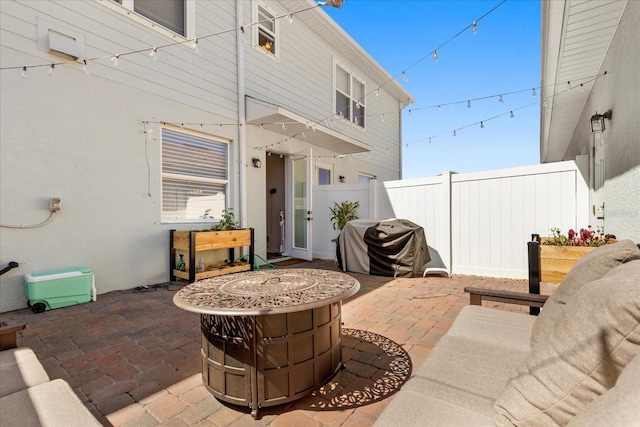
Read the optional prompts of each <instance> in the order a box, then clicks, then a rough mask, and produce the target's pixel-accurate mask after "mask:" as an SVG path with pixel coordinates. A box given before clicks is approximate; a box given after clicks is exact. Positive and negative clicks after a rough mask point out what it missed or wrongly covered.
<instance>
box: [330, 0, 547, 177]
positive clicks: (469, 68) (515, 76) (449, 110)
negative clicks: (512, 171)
mask: <svg viewBox="0 0 640 427" xmlns="http://www.w3.org/2000/svg"><path fill="white" fill-rule="evenodd" d="M501 2H502V0H478V1H476V0H464V1H453V0H451V1H435V0H393V1H391V0H347V1H346V2H345V3H343V5H342V7H341V8H340V9H337V8H333V7H326V8H324V10H325V11H326V12H327V13H328V14H329V15H330V16H331V17H332V18H333V19H334V20H335V21H336V22H337V23H338V24H339V25H340V26H341V27H342V28H343V29H344V30H345V31H346V32H347V33H348V34H349V35H350V36H351V37H352V38H353V39H354V40H355V41H356V42H357V43H358V44H360V46H362V47H363V48H364V49H365V50H366V51H367V52H368V53H369V54H370V55H371V56H372V57H373V58H374V59H375V60H376V61H377V62H378V63H379V64H380V65H381V66H382V67H383V68H384V69H385V70H386V71H387V72H388V73H389V74H390V75H391V76H392V77H394V78H395V79H396V80H397V81H398V82H399V83H400V84H401V85H402V86H403V87H404V88H405V89H406V90H407V91H408V92H409V93H410V94H411V95H412V96H413V97H414V99H415V102H414V103H413V104H411V105H409V106H407V107H405V108H404V110H403V117H402V120H403V124H402V144H403V145H402V158H403V161H402V178H403V179H409V178H419V177H428V176H435V175H438V174H440V173H442V172H443V171H452V172H458V173H466V172H477V171H485V170H492V169H502V168H509V167H516V166H526V165H533V164H539V163H540V154H539V153H540V148H539V147H540V142H539V134H540V130H539V126H540V125H539V123H540V121H539V120H540V119H539V118H540V96H539V95H540V90H539V86H540V5H541V1H540V0H507V1H506V2H504V3H502V4H501ZM498 5H500V6H498ZM496 6H498V7H497V8H496V9H495V10H494V11H492V12H491V13H489V14H488V15H486V16H484V17H483V15H485V14H487V12H489V11H490V10H491V9H494V8H495V7H496ZM481 17H482V18H481ZM480 18H481V19H480ZM473 21H477V23H476V24H477V33H476V34H475V35H474V34H473V33H472V30H471V28H469V29H467V30H466V31H464V32H462V33H461V34H459V33H460V32H461V31H462V30H463V29H464V28H465V27H467V26H469V27H470V26H471V24H472V23H473ZM457 34H459V35H458V36H456V35H457ZM436 48H438V49H437V55H438V61H437V62H436V61H434V60H433V55H432V52H433V50H434V49H436ZM403 71H405V72H406V77H407V78H408V80H406V81H405V78H404V76H403V74H402V72H403ZM533 88H536V96H535V97H534V96H533V90H532V89H533ZM367 91H369V88H367ZM513 92H518V93H513ZM501 94H502V95H503V96H502V100H503V102H500V100H499V95H501ZM486 97H488V98H486ZM477 98H486V99H482V100H474V99H477ZM468 100H472V101H471V108H468V106H467V101H468ZM458 102H460V103H459V104H454V105H444V104H451V103H458ZM438 105H442V108H441V109H438V108H437V106H438ZM409 110H410V111H411V112H410V113H409ZM510 111H513V118H511V114H510ZM496 116H498V117H496ZM370 120H371V119H370ZM481 121H482V122H483V124H484V128H481V125H480V122H481ZM470 125H471V126H470ZM467 126H469V127H467ZM454 129H455V130H456V135H455V136H454V135H453V130H454ZM429 138H431V140H430V141H431V142H429Z"/></svg>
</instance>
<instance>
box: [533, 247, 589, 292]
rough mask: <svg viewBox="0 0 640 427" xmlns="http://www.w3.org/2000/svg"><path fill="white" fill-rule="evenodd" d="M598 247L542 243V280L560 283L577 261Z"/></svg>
mask: <svg viewBox="0 0 640 427" xmlns="http://www.w3.org/2000/svg"><path fill="white" fill-rule="evenodd" d="M594 249H596V248H595V247H590V246H552V245H540V280H541V281H542V282H545V283H560V282H562V280H563V279H564V277H565V276H566V275H567V273H568V272H569V270H571V269H572V268H573V266H574V265H575V263H576V262H577V261H578V260H579V259H580V258H582V257H583V256H585V255H586V254H588V253H589V252H591V251H593V250H594Z"/></svg>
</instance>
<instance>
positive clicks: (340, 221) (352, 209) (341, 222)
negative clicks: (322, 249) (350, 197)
mask: <svg viewBox="0 0 640 427" xmlns="http://www.w3.org/2000/svg"><path fill="white" fill-rule="evenodd" d="M359 207H360V202H347V201H345V202H342V203H340V204H338V202H333V207H329V210H330V211H331V217H329V220H330V221H331V224H332V226H333V229H334V230H340V231H342V229H343V228H344V226H345V225H346V224H347V222H349V221H351V220H354V219H358V208H359ZM331 241H332V242H335V243H336V258H337V259H338V266H339V267H340V269H341V270H342V255H341V253H340V235H338V237H336V238H335V239H331Z"/></svg>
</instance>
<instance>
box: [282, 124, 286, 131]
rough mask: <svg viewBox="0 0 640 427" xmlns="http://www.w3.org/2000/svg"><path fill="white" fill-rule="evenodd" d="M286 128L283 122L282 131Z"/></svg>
mask: <svg viewBox="0 0 640 427" xmlns="http://www.w3.org/2000/svg"><path fill="white" fill-rule="evenodd" d="M286 129H287V127H286V126H285V125H284V122H282V130H286Z"/></svg>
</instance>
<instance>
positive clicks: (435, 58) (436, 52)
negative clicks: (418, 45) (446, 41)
mask: <svg viewBox="0 0 640 427" xmlns="http://www.w3.org/2000/svg"><path fill="white" fill-rule="evenodd" d="M433 60H434V61H435V62H438V61H439V58H438V51H437V50H436V49H434V50H433Z"/></svg>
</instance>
